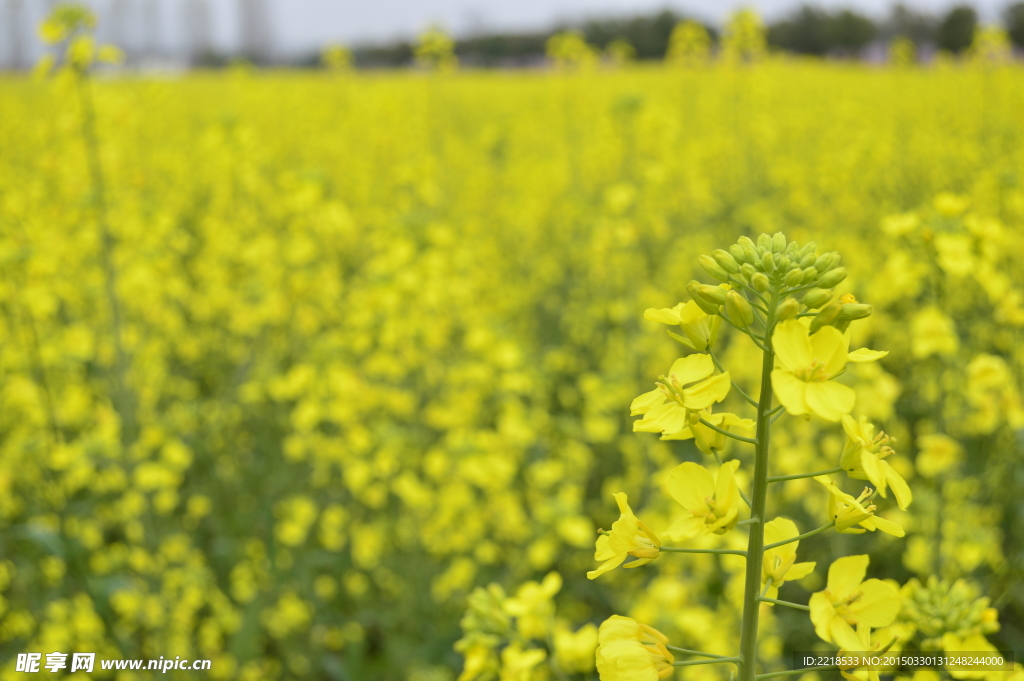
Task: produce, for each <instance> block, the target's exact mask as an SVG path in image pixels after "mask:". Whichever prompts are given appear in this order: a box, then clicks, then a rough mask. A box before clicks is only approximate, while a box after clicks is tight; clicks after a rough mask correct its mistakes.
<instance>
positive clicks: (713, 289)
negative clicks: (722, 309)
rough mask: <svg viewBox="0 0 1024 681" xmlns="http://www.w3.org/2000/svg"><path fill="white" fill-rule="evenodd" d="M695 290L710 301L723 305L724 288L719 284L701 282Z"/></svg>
mask: <svg viewBox="0 0 1024 681" xmlns="http://www.w3.org/2000/svg"><path fill="white" fill-rule="evenodd" d="M697 291H699V292H700V294H701V295H702V296H704V297H705V298H707V299H708V300H709V301H711V302H712V303H714V304H716V305H725V289H724V288H722V287H721V286H712V285H711V284H701V285H700V286H698V287H697Z"/></svg>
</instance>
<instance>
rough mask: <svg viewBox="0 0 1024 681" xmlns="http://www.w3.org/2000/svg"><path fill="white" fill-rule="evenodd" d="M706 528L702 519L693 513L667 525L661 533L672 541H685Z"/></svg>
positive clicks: (701, 532)
mask: <svg viewBox="0 0 1024 681" xmlns="http://www.w3.org/2000/svg"><path fill="white" fill-rule="evenodd" d="M706 529H707V525H705V524H704V519H703V518H699V517H697V516H695V515H685V516H683V517H682V518H680V519H679V520H677V521H675V522H674V523H672V524H671V525H669V526H668V529H667V530H665V531H664V532H663V533H662V534H664V535H665V536H666V537H668V538H669V539H671V540H672V541H686V540H687V539H693V538H694V537H696V536H698V535H701V534H703V533H704V532H705V530H706Z"/></svg>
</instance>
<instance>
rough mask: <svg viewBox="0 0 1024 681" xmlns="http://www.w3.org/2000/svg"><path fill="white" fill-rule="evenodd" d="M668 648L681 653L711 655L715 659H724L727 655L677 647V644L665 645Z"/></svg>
mask: <svg viewBox="0 0 1024 681" xmlns="http://www.w3.org/2000/svg"><path fill="white" fill-rule="evenodd" d="M665 647H666V648H668V649H669V650H674V651H676V652H677V653H683V654H684V655H700V656H701V657H711V658H714V659H716V660H723V659H726V658H727V657H728V656H727V655H715V654H714V653H705V652H703V651H701V650H690V649H689V648H679V647H677V646H668V645H667V646H665Z"/></svg>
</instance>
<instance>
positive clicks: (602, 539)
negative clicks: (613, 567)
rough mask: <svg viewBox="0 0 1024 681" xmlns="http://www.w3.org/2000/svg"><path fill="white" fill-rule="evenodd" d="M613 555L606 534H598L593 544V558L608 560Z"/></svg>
mask: <svg viewBox="0 0 1024 681" xmlns="http://www.w3.org/2000/svg"><path fill="white" fill-rule="evenodd" d="M614 557H615V552H614V551H612V547H611V545H610V544H609V542H608V536H607V535H604V534H602V535H600V536H599V537H598V538H597V542H596V544H595V546H594V560H608V559H610V558H614Z"/></svg>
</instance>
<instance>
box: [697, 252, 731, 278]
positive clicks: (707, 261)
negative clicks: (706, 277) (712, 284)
mask: <svg viewBox="0 0 1024 681" xmlns="http://www.w3.org/2000/svg"><path fill="white" fill-rule="evenodd" d="M697 262H698V263H700V266H701V267H703V268H704V271H705V272H707V273H708V274H710V275H711V276H712V277H714V278H715V279H717V280H719V281H729V273H728V272H726V271H725V270H723V269H722V268H721V267H720V266H719V265H718V263H717V262H715V259H714V258H712V257H711V256H710V255H702V256H700V257H699V258H697Z"/></svg>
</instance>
